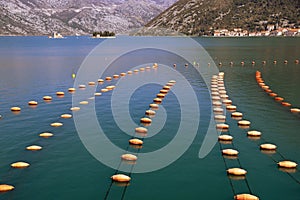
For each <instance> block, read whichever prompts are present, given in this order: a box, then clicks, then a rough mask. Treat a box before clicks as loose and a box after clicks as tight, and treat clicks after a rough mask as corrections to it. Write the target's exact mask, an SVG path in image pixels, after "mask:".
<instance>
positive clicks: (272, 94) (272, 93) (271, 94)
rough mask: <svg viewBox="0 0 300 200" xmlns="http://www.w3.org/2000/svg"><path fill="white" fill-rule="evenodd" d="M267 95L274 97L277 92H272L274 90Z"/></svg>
mask: <svg viewBox="0 0 300 200" xmlns="http://www.w3.org/2000/svg"><path fill="white" fill-rule="evenodd" d="M269 96H271V97H276V96H277V94H276V93H274V92H271V93H269Z"/></svg>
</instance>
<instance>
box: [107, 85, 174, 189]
mask: <svg viewBox="0 0 300 200" xmlns="http://www.w3.org/2000/svg"><path fill="white" fill-rule="evenodd" d="M175 83H176V81H175V80H170V81H169V82H168V83H167V84H166V85H165V86H163V88H162V90H163V93H162V92H161V91H162V90H160V93H158V94H157V95H156V96H157V97H156V98H154V99H153V102H152V103H151V104H150V105H149V109H148V110H146V111H145V116H146V117H142V118H141V119H140V123H141V124H142V125H143V126H144V127H141V126H140V127H136V128H135V133H136V134H138V135H139V136H141V137H142V138H143V137H145V136H146V135H147V133H148V129H147V128H146V127H147V126H150V125H151V123H152V119H151V118H153V117H154V116H155V114H156V112H155V110H158V108H159V104H161V103H162V101H163V99H164V97H165V95H166V94H167V93H168V92H169V90H170V89H171V87H172V86H173V85H174V84H175ZM143 144H144V141H143V140H142V139H139V138H132V139H130V140H129V145H131V146H133V147H134V148H142V145H143ZM121 159H122V160H124V161H126V162H127V163H128V161H129V164H135V161H136V160H137V159H138V157H137V155H133V154H128V153H126V154H123V155H122V156H121ZM111 179H112V181H114V182H117V183H129V182H130V180H131V177H130V176H128V175H125V174H115V175H113V176H111ZM126 185H127V184H126Z"/></svg>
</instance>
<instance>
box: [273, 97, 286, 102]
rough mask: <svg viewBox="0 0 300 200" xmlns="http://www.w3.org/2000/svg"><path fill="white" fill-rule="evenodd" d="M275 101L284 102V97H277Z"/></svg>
mask: <svg viewBox="0 0 300 200" xmlns="http://www.w3.org/2000/svg"><path fill="white" fill-rule="evenodd" d="M274 99H275V101H283V100H284V98H282V97H275V98H274Z"/></svg>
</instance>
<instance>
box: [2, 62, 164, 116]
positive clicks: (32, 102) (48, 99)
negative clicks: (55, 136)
mask: <svg viewBox="0 0 300 200" xmlns="http://www.w3.org/2000/svg"><path fill="white" fill-rule="evenodd" d="M157 67H158V64H157V63H154V64H153V66H152V68H153V69H156V68H157ZM149 70H151V67H150V66H147V67H140V68H139V69H134V70H133V71H131V70H129V71H127V72H126V73H125V72H122V73H120V74H114V75H113V76H107V77H105V78H104V79H102V78H101V79H98V81H97V82H98V83H99V84H103V83H104V82H105V81H111V80H113V79H119V78H120V77H124V76H126V75H127V74H129V75H131V74H137V73H138V72H143V71H149ZM88 85H89V86H95V85H96V82H94V81H90V82H88ZM78 88H79V89H85V88H86V85H85V84H80V85H78ZM114 88H115V86H114V85H109V86H107V87H106V88H103V89H101V92H108V91H111V90H113V89H114ZM68 92H69V93H71V94H73V93H75V92H76V88H74V87H71V88H68ZM94 95H95V96H101V93H99V92H97V93H95V94H94ZM56 96H57V97H64V96H65V92H63V91H57V92H56ZM52 99H53V97H52V96H49V95H46V96H44V97H43V100H44V101H45V102H51V101H52ZM80 104H88V102H87V101H82V102H81V103H80ZM28 105H29V106H31V107H36V106H37V105H38V101H36V100H30V101H29V102H28ZM10 110H11V111H12V112H14V113H18V112H20V111H21V107H19V106H13V107H11V108H10ZM0 118H1V117H0Z"/></svg>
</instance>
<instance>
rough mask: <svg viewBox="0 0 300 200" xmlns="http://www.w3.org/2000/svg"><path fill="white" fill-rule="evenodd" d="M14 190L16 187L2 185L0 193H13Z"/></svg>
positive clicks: (0, 185)
mask: <svg viewBox="0 0 300 200" xmlns="http://www.w3.org/2000/svg"><path fill="white" fill-rule="evenodd" d="M13 189H15V187H14V186H12V185H7V184H0V192H8V191H12V190H13Z"/></svg>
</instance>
